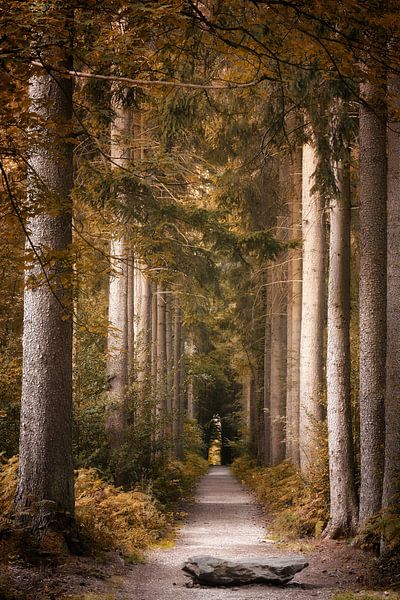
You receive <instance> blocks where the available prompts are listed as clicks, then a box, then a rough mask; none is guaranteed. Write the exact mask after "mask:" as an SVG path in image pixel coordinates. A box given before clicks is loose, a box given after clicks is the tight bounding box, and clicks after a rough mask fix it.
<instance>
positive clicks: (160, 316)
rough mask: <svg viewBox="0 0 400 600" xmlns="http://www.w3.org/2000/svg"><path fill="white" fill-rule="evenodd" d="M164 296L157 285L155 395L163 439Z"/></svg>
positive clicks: (165, 377) (164, 392) (161, 289)
mask: <svg viewBox="0 0 400 600" xmlns="http://www.w3.org/2000/svg"><path fill="white" fill-rule="evenodd" d="M165 306H166V305H165V294H164V288H163V286H162V285H161V284H158V285H157V395H158V397H159V408H160V417H161V429H162V437H163V438H165V435H166V428H165V420H166V417H167V362H166V361H167V356H166V354H167V348H166V319H165Z"/></svg>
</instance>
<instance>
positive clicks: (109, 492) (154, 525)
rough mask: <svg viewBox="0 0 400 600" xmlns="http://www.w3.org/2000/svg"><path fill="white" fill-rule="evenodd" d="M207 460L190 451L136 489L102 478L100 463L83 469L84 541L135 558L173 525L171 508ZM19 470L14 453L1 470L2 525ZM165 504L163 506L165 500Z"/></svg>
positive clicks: (79, 492) (79, 504)
mask: <svg viewBox="0 0 400 600" xmlns="http://www.w3.org/2000/svg"><path fill="white" fill-rule="evenodd" d="M207 468H208V464H207V462H206V461H205V460H204V459H202V458H201V457H200V456H198V455H197V454H193V453H188V454H187V457H186V460H185V462H180V461H176V460H175V461H170V462H169V463H167V464H166V465H165V467H164V468H163V470H162V473H161V474H160V475H159V477H158V478H156V479H155V480H154V482H153V484H152V486H150V487H152V493H145V492H143V491H139V490H137V489H133V490H130V491H124V490H122V489H121V488H117V487H115V486H114V485H112V484H110V483H108V482H107V481H105V480H104V479H102V478H101V477H100V475H99V472H98V471H97V470H96V469H79V470H77V471H76V478H75V497H76V503H75V507H76V518H77V522H78V525H79V528H80V532H81V537H82V541H83V543H84V545H85V546H86V547H87V548H89V549H91V550H93V551H94V552H98V551H108V550H114V551H117V552H120V553H121V554H123V555H125V556H131V557H133V558H135V557H138V556H140V551H142V550H144V549H145V548H147V547H149V546H151V545H152V544H154V543H155V542H156V541H157V540H159V539H160V538H161V537H162V536H164V535H165V534H166V533H167V532H168V531H170V530H171V527H172V523H171V521H172V517H171V515H170V514H169V515H168V514H166V510H165V507H166V508H168V509H170V508H172V507H173V506H174V505H175V504H176V503H177V502H178V501H179V500H180V499H182V498H183V497H185V498H187V497H188V496H190V494H191V492H192V490H193V487H194V485H195V484H196V482H197V480H198V478H199V477H200V476H201V475H203V474H204V473H206V471H207ZM17 474H18V459H17V457H13V458H11V459H9V460H7V461H5V463H4V464H3V466H2V468H1V470H0V511H1V518H2V523H1V525H2V528H3V529H4V528H6V527H10V524H11V521H10V520H9V519H8V517H7V515H10V513H11V511H12V504H13V500H14V495H15V488H16V483H17ZM161 502H162V504H163V505H165V506H164V507H163V506H162V504H161Z"/></svg>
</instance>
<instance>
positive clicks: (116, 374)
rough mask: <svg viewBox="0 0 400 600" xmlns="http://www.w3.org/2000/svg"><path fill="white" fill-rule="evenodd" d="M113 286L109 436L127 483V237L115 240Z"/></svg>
mask: <svg viewBox="0 0 400 600" xmlns="http://www.w3.org/2000/svg"><path fill="white" fill-rule="evenodd" d="M110 252H111V260H110V267H111V269H112V273H111V275H110V287H109V294H108V299H109V303H108V322H109V330H108V338H107V351H108V356H107V373H108V381H109V392H108V399H109V405H110V406H109V413H108V418H107V425H106V428H107V433H108V437H109V444H110V451H111V458H112V461H113V468H114V474H115V480H116V482H117V483H118V485H120V484H122V483H123V475H122V473H121V469H122V467H121V461H120V452H121V449H122V447H123V445H124V443H125V433H126V425H127V406H126V392H127V386H128V319H127V298H128V266H127V244H126V240H125V238H120V239H118V240H112V241H111V246H110Z"/></svg>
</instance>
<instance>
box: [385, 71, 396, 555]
mask: <svg viewBox="0 0 400 600" xmlns="http://www.w3.org/2000/svg"><path fill="white" fill-rule="evenodd" d="M389 94H390V95H393V102H394V106H392V107H391V108H392V109H393V108H394V109H397V111H398V109H399V97H400V78H399V77H398V76H397V77H395V76H392V77H391V78H390V79H389ZM389 97H390V96H389ZM399 121H400V119H399V117H398V113H397V115H396V114H395V115H393V116H392V117H391V119H390V121H389V128H388V131H387V150H388V190H387V193H388V205H387V209H388V219H387V286H388V287H387V345H386V349H387V353H386V400H385V474H384V480H383V499H382V508H383V509H384V511H387V512H389V513H390V514H391V516H392V517H393V516H396V518H397V519H399V512H400V510H399V498H400V427H399V423H400V319H399V315H400V256H399V240H400V122H399ZM390 550H391V546H390V537H387V536H385V531H384V535H383V537H382V543H381V552H382V554H386V553H388V552H389V551H390Z"/></svg>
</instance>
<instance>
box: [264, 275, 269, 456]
mask: <svg viewBox="0 0 400 600" xmlns="http://www.w3.org/2000/svg"><path fill="white" fill-rule="evenodd" d="M269 280H270V277H269V272H268V270H267V271H266V275H265V294H264V311H265V316H264V369H263V371H264V373H263V375H264V389H263V415H264V418H263V433H264V443H263V448H264V458H263V462H264V466H269V465H270V464H271V316H270V313H271V304H270V295H271V291H270V288H269V287H268V282H269Z"/></svg>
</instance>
